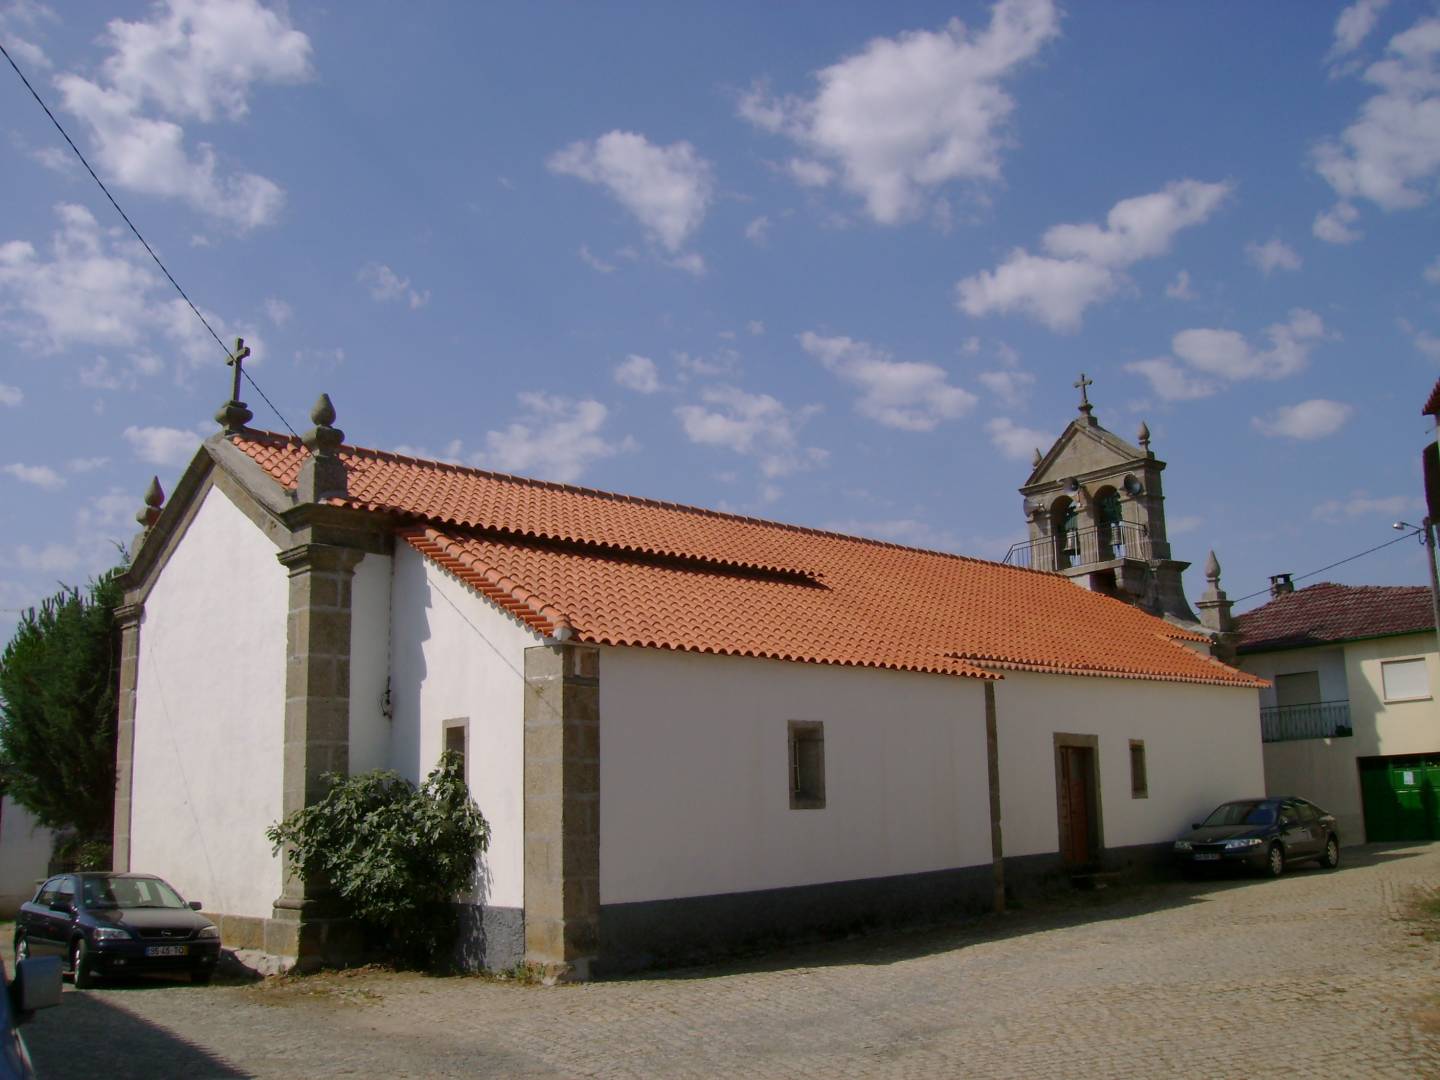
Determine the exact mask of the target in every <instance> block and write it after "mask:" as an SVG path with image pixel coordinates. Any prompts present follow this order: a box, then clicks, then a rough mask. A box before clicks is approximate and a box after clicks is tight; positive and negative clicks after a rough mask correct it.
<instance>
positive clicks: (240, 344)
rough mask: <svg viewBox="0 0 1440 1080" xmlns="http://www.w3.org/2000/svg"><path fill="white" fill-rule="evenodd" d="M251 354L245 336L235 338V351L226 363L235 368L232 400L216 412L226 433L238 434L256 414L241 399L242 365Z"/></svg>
mask: <svg viewBox="0 0 1440 1080" xmlns="http://www.w3.org/2000/svg"><path fill="white" fill-rule="evenodd" d="M249 355H250V346H248V345H246V344H245V339H244V338H238V337H237V338H236V339H235V351H234V352H232V353H231V354H230V359H229V360H226V361H225V363H226V365H227V366H229V367H233V368H234V369H235V376H234V378H233V379H232V380H231V382H230V400H229V401H227V402H226V403H225V404H224V405H221V406H220V409H219V411H217V412H216V413H215V422H216V423H217V424H219V425H220V426H221V427H223V428H224V429H225V434H226V435H238V434H240V432H241V431H243V430H244V429H245V425H246V424H248V423H250V421H251V420H253V419H255V414H254V413H252V412H251V411H250V410H249V409H248V408H246V407H245V402H243V401H241V400H240V376H241V374H242V371H241V365H242V364H243V363H244V362H245V358H246V357H247V356H249Z"/></svg>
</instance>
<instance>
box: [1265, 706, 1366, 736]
mask: <svg viewBox="0 0 1440 1080" xmlns="http://www.w3.org/2000/svg"><path fill="white" fill-rule="evenodd" d="M1351 734H1353V732H1352V730H1351V727H1350V702H1348V701H1317V702H1316V703H1315V704H1313V705H1274V706H1271V707H1270V708H1268V709H1261V710H1260V741H1261V742H1288V741H1290V740H1292V739H1333V738H1336V737H1337V736H1338V737H1340V738H1344V737H1345V736H1347V735H1351Z"/></svg>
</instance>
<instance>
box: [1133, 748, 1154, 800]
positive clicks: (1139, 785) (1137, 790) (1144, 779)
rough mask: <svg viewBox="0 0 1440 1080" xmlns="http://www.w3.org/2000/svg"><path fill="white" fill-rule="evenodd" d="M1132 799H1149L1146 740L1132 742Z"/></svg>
mask: <svg viewBox="0 0 1440 1080" xmlns="http://www.w3.org/2000/svg"><path fill="white" fill-rule="evenodd" d="M1130 797H1131V798H1132V799H1148V798H1149V797H1150V779H1149V777H1148V776H1147V775H1146V771H1145V740H1144V739H1131V740H1130Z"/></svg>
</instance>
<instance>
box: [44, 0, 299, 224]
mask: <svg viewBox="0 0 1440 1080" xmlns="http://www.w3.org/2000/svg"><path fill="white" fill-rule="evenodd" d="M103 40H104V42H105V44H106V45H108V46H109V48H110V50H111V51H110V55H109V56H108V57H107V58H106V60H105V62H104V64H103V65H102V67H101V74H100V77H99V79H97V80H90V79H86V78H83V77H81V76H79V75H75V74H70V73H67V74H63V75H60V76H59V77H58V78H57V79H56V80H55V84H56V86H57V87H58V88H59V90H60V101H61V106H62V107H63V108H64V109H65V110H66V111H67V112H69V113H71V114H73V115H74V116H77V117H79V118H80V119H81V120H82V121H83V122H84V124H85V125H86V127H87V128H88V129H89V133H90V141H91V144H92V148H93V152H94V157H95V160H96V161H97V163H98V164H99V166H100V171H101V172H103V173H104V174H105V175H106V177H107V179H109V180H111V181H113V182H114V183H115V184H117V185H119V186H120V187H123V188H127V189H129V190H131V191H137V192H141V193H143V194H146V195H158V196H163V197H168V198H177V199H181V200H183V201H185V202H187V203H188V204H189V205H190V206H192V207H193V208H194V209H196V210H198V211H200V212H201V213H204V214H207V215H210V216H212V217H214V218H217V219H220V220H222V221H225V222H228V223H229V224H231V225H233V226H235V227H237V228H239V229H242V230H244V229H251V228H255V227H257V226H260V225H267V224H270V223H272V222H274V221H275V219H276V218H277V217H278V215H279V212H280V208H281V206H282V205H283V204H284V192H283V191H282V190H281V188H280V186H279V185H278V184H276V183H275V182H274V181H272V180H269V179H267V178H266V177H263V176H260V175H257V174H255V173H247V172H232V173H228V174H227V173H224V172H222V170H221V167H220V164H219V160H218V156H217V155H216V152H215V149H214V147H212V146H210V145H208V144H201V145H200V146H199V147H198V148H197V149H195V150H194V151H191V150H190V149H189V148H187V146H186V143H185V130H184V128H183V127H181V125H180V124H179V123H177V122H176V121H177V120H186V121H189V120H195V121H199V122H201V123H205V124H211V123H214V122H217V121H219V120H221V119H225V120H231V121H234V120H239V119H241V118H243V117H244V116H245V114H246V113H247V112H248V110H249V94H250V88H251V87H252V86H253V85H255V84H257V83H270V84H286V83H296V82H300V81H302V80H304V79H307V78H309V77H310V76H311V73H312V72H311V67H310V41H309V39H308V38H307V37H306V36H305V35H304V34H303V33H301V32H300V31H298V30H295V29H294V28H293V27H291V26H290V24H289V22H288V20H287V19H286V18H285V17H284V16H283V15H281V14H278V13H277V12H275V11H272V10H270V9H269V8H266V7H264V6H262V5H261V4H260V3H258V2H257V0H167V2H166V3H164V4H161V5H157V6H156V7H155V9H154V10H153V13H152V17H151V19H150V20H148V21H143V22H128V21H126V20H124V19H113V20H111V22H110V24H109V26H108V27H107V30H106V34H105V37H104V39H103ZM156 114H158V115H156Z"/></svg>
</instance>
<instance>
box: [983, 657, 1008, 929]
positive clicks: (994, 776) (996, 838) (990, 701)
mask: <svg viewBox="0 0 1440 1080" xmlns="http://www.w3.org/2000/svg"><path fill="white" fill-rule="evenodd" d="M985 763H986V765H987V766H988V769H989V779H990V866H991V869H992V871H993V873H994V876H995V900H994V906H995V912H996V914H1000V913H1002V912H1004V910H1005V845H1004V843H1003V842H1002V841H1001V838H1000V737H999V733H998V731H997V730H996V726H995V684H994V683H993V682H990V681H989V680H986V682H985Z"/></svg>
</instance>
